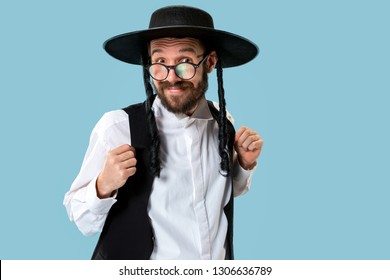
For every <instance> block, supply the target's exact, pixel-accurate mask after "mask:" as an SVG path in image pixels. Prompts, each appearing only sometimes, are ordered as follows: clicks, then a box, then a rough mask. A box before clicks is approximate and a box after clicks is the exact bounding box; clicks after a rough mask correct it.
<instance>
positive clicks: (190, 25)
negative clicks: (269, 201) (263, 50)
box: [103, 6, 259, 68]
mask: <svg viewBox="0 0 390 280" xmlns="http://www.w3.org/2000/svg"><path fill="white" fill-rule="evenodd" d="M164 37H174V38H184V37H190V38H197V39H199V40H201V41H202V42H204V43H205V44H206V45H207V46H208V47H209V48H211V49H213V50H215V51H216V52H217V54H218V56H219V57H220V58H221V60H222V67H225V68H226V67H233V66H238V65H242V64H244V63H247V62H249V61H250V60H252V59H253V58H255V57H256V55H257V53H258V52H259V49H258V47H257V46H256V45H255V44H254V43H253V42H251V41H250V40H248V39H246V38H244V37H241V36H239V35H236V34H233V33H230V32H226V31H222V30H217V29H215V28H214V22H213V19H212V17H211V16H210V14H208V13H207V12H205V11H203V10H200V9H198V8H193V7H188V6H168V7H164V8H161V9H158V10H156V11H155V12H154V13H153V14H152V16H151V18H150V23H149V28H148V29H146V30H140V31H134V32H130V33H125V34H121V35H118V36H115V37H112V38H110V39H108V40H107V41H106V42H104V45H103V46H104V49H105V50H106V51H107V52H108V53H109V54H110V55H111V56H113V57H115V58H117V59H119V60H121V61H124V62H127V63H131V64H138V65H142V64H143V62H142V61H143V57H145V55H147V48H148V43H149V42H150V41H151V40H154V39H159V38H164Z"/></svg>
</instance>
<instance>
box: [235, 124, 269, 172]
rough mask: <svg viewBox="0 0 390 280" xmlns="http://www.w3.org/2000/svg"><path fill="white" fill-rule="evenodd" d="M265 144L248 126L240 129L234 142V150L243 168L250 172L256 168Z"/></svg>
mask: <svg viewBox="0 0 390 280" xmlns="http://www.w3.org/2000/svg"><path fill="white" fill-rule="evenodd" d="M263 143H264V142H263V139H261V137H260V135H259V134H258V133H257V132H256V131H254V130H252V129H250V128H248V127H246V126H242V127H240V128H239V129H238V131H237V132H236V139H235V141H234V148H235V150H236V152H237V155H238V161H239V163H240V165H241V167H242V168H244V169H245V170H250V169H253V168H254V167H255V166H256V161H257V158H258V157H259V156H260V152H261V148H262V147H263Z"/></svg>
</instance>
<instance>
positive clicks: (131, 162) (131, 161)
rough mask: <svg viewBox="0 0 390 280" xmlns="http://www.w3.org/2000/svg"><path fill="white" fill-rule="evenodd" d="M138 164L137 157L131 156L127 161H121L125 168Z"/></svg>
mask: <svg viewBox="0 0 390 280" xmlns="http://www.w3.org/2000/svg"><path fill="white" fill-rule="evenodd" d="M136 165H137V159H136V158H130V159H128V160H126V161H123V162H121V164H120V166H121V168H124V169H129V168H132V167H134V166H136Z"/></svg>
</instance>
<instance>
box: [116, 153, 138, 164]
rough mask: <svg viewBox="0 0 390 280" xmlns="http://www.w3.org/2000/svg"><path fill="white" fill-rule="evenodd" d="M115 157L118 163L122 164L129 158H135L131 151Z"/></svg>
mask: <svg viewBox="0 0 390 280" xmlns="http://www.w3.org/2000/svg"><path fill="white" fill-rule="evenodd" d="M115 157H116V158H117V161H118V162H123V161H126V160H129V159H131V158H135V153H134V151H133V150H130V151H126V152H124V153H122V154H119V155H115Z"/></svg>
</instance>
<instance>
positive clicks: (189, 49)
mask: <svg viewBox="0 0 390 280" xmlns="http://www.w3.org/2000/svg"><path fill="white" fill-rule="evenodd" d="M163 52H164V51H163V50H162V49H154V50H153V51H152V54H151V55H152V56H153V55H154V54H156V53H163ZM186 52H191V53H193V54H195V55H196V51H195V49H194V48H191V47H189V48H184V49H180V50H179V53H186Z"/></svg>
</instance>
